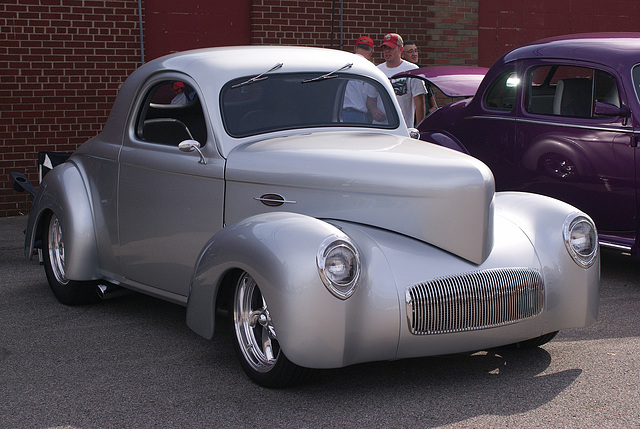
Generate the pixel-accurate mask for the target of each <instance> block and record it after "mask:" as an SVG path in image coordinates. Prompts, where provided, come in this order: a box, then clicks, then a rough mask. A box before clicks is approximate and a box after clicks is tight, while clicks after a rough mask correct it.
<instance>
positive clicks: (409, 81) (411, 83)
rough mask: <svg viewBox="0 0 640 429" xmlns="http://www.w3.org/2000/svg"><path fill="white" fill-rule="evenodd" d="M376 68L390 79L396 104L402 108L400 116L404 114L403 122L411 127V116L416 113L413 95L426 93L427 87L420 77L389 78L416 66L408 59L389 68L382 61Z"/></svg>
mask: <svg viewBox="0 0 640 429" xmlns="http://www.w3.org/2000/svg"><path fill="white" fill-rule="evenodd" d="M378 68H379V69H380V70H382V72H383V73H384V74H385V75H386V76H387V77H388V78H389V80H390V81H391V86H392V87H393V90H394V92H395V93H396V98H397V99H398V104H400V110H402V116H404V122H405V123H406V124H407V127H413V126H414V124H413V118H414V117H415V113H416V105H415V103H414V102H413V97H415V96H416V95H421V94H426V93H427V89H426V88H425V86H424V83H423V82H422V81H421V80H420V79H416V78H407V77H401V78H399V79H391V76H393V75H396V74H398V73H401V72H405V71H407V70H412V69H417V68H418V66H417V65H415V64H412V63H410V62H409V61H405V60H402V63H401V64H400V65H399V66H397V67H393V68H390V67H387V63H382V64H378Z"/></svg>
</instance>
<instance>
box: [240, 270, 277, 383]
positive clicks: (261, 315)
mask: <svg viewBox="0 0 640 429" xmlns="http://www.w3.org/2000/svg"><path fill="white" fill-rule="evenodd" d="M233 314H234V326H235V332H236V338H237V339H238V342H239V343H240V350H241V351H242V354H243V356H244V359H245V360H246V361H247V364H248V365H249V366H250V367H251V369H252V370H254V371H257V372H260V373H265V372H268V371H269V370H271V368H273V366H274V365H275V364H276V362H277V360H278V355H279V353H280V346H279V345H278V341H277V336H276V331H275V328H274V327H273V324H272V323H271V314H270V313H269V309H268V308H267V303H266V301H265V300H264V297H263V296H262V294H261V293H260V289H258V285H257V284H256V282H255V280H253V278H252V277H251V276H250V275H248V274H246V273H245V274H244V275H243V276H242V277H241V279H240V281H239V282H238V288H237V289H236V296H235V299H234V308H233Z"/></svg>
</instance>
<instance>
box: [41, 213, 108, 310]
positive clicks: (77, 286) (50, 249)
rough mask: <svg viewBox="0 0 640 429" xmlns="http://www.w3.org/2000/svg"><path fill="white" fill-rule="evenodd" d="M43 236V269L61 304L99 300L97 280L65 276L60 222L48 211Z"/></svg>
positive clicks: (87, 302) (62, 236)
mask: <svg viewBox="0 0 640 429" xmlns="http://www.w3.org/2000/svg"><path fill="white" fill-rule="evenodd" d="M44 225H45V228H46V229H45V237H44V240H43V244H44V248H43V249H42V256H43V263H44V271H45V273H46V275H47V280H48V281H49V286H50V287H51V291H52V292H53V295H54V296H55V297H56V298H57V299H58V301H60V302H61V303H63V304H66V305H82V304H90V303H94V302H97V301H98V300H99V296H98V293H97V291H96V287H97V285H98V282H97V281H75V280H69V279H68V278H67V277H66V260H65V251H64V235H63V232H62V230H63V228H62V223H61V221H60V219H59V218H58V216H56V215H55V214H54V213H49V214H48V215H47V216H46V217H45V219H44Z"/></svg>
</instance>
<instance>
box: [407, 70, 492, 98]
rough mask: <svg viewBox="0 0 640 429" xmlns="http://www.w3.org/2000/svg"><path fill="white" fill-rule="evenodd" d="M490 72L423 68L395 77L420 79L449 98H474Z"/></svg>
mask: <svg viewBox="0 0 640 429" xmlns="http://www.w3.org/2000/svg"><path fill="white" fill-rule="evenodd" d="M488 71H489V69H488V68H486V67H469V66H447V67H422V68H419V69H414V70H409V71H406V72H403V73H399V74H397V75H396V76H394V77H402V76H413V77H418V78H420V79H422V80H425V81H427V82H429V83H430V84H431V85H433V86H435V87H436V88H438V89H439V90H440V91H442V93H443V94H444V95H446V96H447V97H473V96H474V95H475V93H476V91H477V90H478V87H479V86H480V82H482V79H484V75H486V74H487V72H488Z"/></svg>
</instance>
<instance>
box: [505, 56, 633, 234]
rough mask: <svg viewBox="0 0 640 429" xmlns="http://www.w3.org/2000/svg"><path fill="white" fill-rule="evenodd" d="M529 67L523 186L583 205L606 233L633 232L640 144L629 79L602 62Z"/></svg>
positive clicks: (522, 130) (522, 124) (520, 138)
mask: <svg viewBox="0 0 640 429" xmlns="http://www.w3.org/2000/svg"><path fill="white" fill-rule="evenodd" d="M523 70H524V73H523V74H522V76H523V82H522V84H523V86H522V91H521V93H522V94H523V96H522V104H521V109H520V111H521V113H520V116H519V117H518V120H517V125H516V151H517V158H518V161H519V162H518V164H519V168H518V174H519V175H520V177H519V178H518V180H517V181H518V182H519V183H520V184H521V186H520V189H521V190H523V191H529V192H535V193H541V194H545V195H549V196H552V197H555V198H558V199H560V200H563V201H566V202H568V203H570V204H573V205H575V206H577V207H578V208H580V209H582V210H584V211H585V212H587V213H588V214H589V215H590V216H592V218H593V219H594V220H595V223H596V225H597V227H598V230H599V231H600V233H601V235H603V236H606V234H607V233H615V234H616V235H618V236H621V235H622V236H627V234H629V235H628V236H629V237H633V233H634V231H635V226H634V225H635V223H634V219H635V214H636V190H635V188H636V187H635V181H636V163H635V151H636V148H635V138H634V134H633V125H632V121H631V120H630V118H629V113H628V109H626V107H624V106H627V105H628V104H627V102H626V100H625V99H624V91H622V90H621V87H622V83H621V82H620V81H619V80H618V79H617V78H616V74H615V73H614V72H613V71H612V70H607V69H604V68H602V67H599V68H595V67H585V66H583V65H581V66H575V65H571V64H558V63H557V62H553V63H551V62H550V63H548V64H545V63H541V62H540V61H537V62H536V63H535V65H533V66H531V67H529V68H526V67H524V68H523ZM612 211H615V212H616V213H617V215H616V216H612V215H611V212H612Z"/></svg>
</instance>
